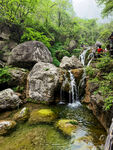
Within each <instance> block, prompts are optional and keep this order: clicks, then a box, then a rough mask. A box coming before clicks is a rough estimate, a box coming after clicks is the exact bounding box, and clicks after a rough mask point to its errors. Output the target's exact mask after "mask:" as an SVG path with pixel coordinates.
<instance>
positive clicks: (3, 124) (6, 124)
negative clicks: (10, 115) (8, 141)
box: [0, 120, 16, 135]
mask: <svg viewBox="0 0 113 150" xmlns="http://www.w3.org/2000/svg"><path fill="white" fill-rule="evenodd" d="M15 126H16V122H15V121H9V120H1V121H0V135H5V134H8V133H9V132H10V131H11V130H12V129H13V128H14V127H15Z"/></svg>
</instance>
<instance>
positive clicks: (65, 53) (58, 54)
mask: <svg viewBox="0 0 113 150" xmlns="http://www.w3.org/2000/svg"><path fill="white" fill-rule="evenodd" d="M55 56H56V58H57V59H58V60H59V61H61V59H62V58H63V57H64V56H68V57H70V56H71V55H70V53H69V52H68V51H66V50H57V51H56V53H55Z"/></svg>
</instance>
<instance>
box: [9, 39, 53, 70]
mask: <svg viewBox="0 0 113 150" xmlns="http://www.w3.org/2000/svg"><path fill="white" fill-rule="evenodd" d="M40 61H42V62H46V63H51V62H52V57H51V53H50V52H49V50H48V48H47V47H46V46H45V45H44V44H43V43H42V42H39V41H28V42H24V43H22V44H19V45H18V46H16V47H15V48H14V49H13V50H12V52H11V55H10V56H9V59H8V64H9V65H13V66H17V67H22V68H32V67H33V65H34V64H35V63H37V62H40Z"/></svg>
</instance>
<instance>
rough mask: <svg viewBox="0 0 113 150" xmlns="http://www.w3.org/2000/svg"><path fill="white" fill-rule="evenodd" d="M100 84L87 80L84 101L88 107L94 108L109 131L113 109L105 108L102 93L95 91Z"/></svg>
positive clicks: (95, 113)
mask: <svg viewBox="0 0 113 150" xmlns="http://www.w3.org/2000/svg"><path fill="white" fill-rule="evenodd" d="M98 86H99V85H98V84H97V83H95V82H89V81H88V80H87V82H86V94H85V98H84V99H83V100H82V102H84V103H86V104H87V107H88V108H89V109H90V110H92V112H93V114H94V115H95V116H96V118H97V119H98V120H99V121H100V123H101V124H102V125H103V127H104V128H105V129H106V130H107V131H108V129H109V127H110V124H111V119H112V115H113V113H112V111H111V110H109V111H105V110H104V108H103V107H104V99H103V96H102V95H101V93H94V92H95V91H96V89H98Z"/></svg>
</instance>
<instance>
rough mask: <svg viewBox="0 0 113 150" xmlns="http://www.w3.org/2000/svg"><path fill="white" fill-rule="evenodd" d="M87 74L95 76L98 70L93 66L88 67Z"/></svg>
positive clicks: (91, 76)
mask: <svg viewBox="0 0 113 150" xmlns="http://www.w3.org/2000/svg"><path fill="white" fill-rule="evenodd" d="M85 71H86V74H87V75H88V76H89V77H90V78H94V77H95V76H96V70H95V69H94V68H92V67H91V66H89V67H86V68H85Z"/></svg>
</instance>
